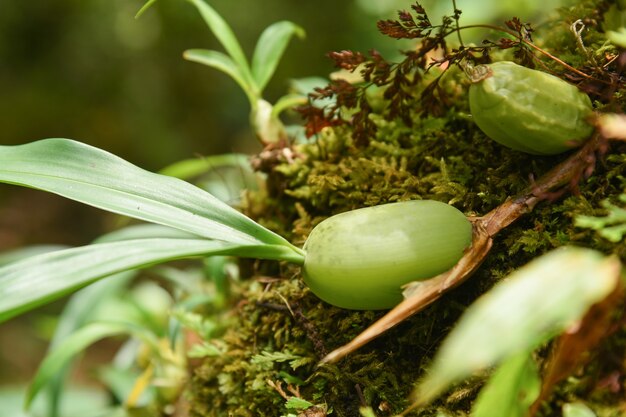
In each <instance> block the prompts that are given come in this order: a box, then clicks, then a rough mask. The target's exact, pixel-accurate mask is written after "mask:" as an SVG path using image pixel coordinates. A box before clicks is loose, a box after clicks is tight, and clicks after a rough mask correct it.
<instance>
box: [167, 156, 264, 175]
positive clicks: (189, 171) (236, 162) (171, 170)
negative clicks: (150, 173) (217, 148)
mask: <svg viewBox="0 0 626 417" xmlns="http://www.w3.org/2000/svg"><path fill="white" fill-rule="evenodd" d="M227 167H236V168H239V169H240V170H241V171H245V172H248V171H249V172H251V171H252V169H251V167H250V161H249V159H248V156H246V155H243V154H238V153H229V154H223V155H210V156H205V157H202V158H192V159H185V160H182V161H178V162H175V163H173V164H171V165H168V166H166V167H165V168H163V169H161V170H160V171H159V174H163V175H169V176H170V177H176V178H180V179H183V180H188V179H191V178H194V177H197V176H198V175H201V174H204V173H207V172H210V171H212V170H214V169H219V168H227Z"/></svg>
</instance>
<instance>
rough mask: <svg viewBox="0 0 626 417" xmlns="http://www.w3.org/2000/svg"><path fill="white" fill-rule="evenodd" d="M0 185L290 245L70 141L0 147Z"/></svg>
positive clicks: (187, 190)
mask: <svg viewBox="0 0 626 417" xmlns="http://www.w3.org/2000/svg"><path fill="white" fill-rule="evenodd" d="M0 182H7V183H11V184H17V185H23V186H27V187H32V188H37V189H41V190H45V191H49V192H53V193H56V194H59V195H62V196H64V197H67V198H71V199H73V200H76V201H80V202H83V203H86V204H89V205H92V206H95V207H98V208H102V209H105V210H108V211H111V212H114V213H119V214H124V215H127V216H130V217H135V218H138V219H142V220H146V221H149V222H153V223H158V224H162V225H166V226H170V227H173V228H176V229H180V230H184V231H186V232H189V233H193V234H195V235H198V236H202V237H206V238H210V239H220V240H224V241H228V242H233V243H242V244H258V243H260V242H263V243H269V244H279V245H287V246H290V247H292V246H291V245H290V244H289V243H288V242H287V241H286V240H285V239H283V238H282V237H280V236H278V235H276V234H275V233H273V232H271V231H269V230H267V229H266V228H264V227H262V226H261V225H259V224H257V223H255V222H254V221H252V220H251V219H249V218H247V217H246V216H244V215H243V214H241V213H239V212H238V211H237V210H235V209H233V208H232V207H230V206H228V205H227V204H226V203H223V202H221V201H220V200H218V199H217V198H215V197H213V196H212V195H211V194H209V193H207V192H205V191H203V190H201V189H200V188H198V187H195V186H193V185H191V184H189V183H187V182H185V181H181V180H179V179H176V178H172V177H168V176H165V175H159V174H154V173H151V172H148V171H145V170H143V169H141V168H139V167H137V166H135V165H132V164H131V163H129V162H127V161H125V160H123V159H121V158H119V157H117V156H115V155H112V154H110V153H108V152H105V151H103V150H100V149H97V148H94V147H91V146H88V145H85V144H82V143H80V142H76V141H72V140H69V139H45V140H40V141H37V142H33V143H29V144H26V145H19V146H0ZM292 248H293V249H294V250H295V251H296V252H299V249H296V248H295V247H292Z"/></svg>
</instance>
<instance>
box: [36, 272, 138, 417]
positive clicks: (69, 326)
mask: <svg viewBox="0 0 626 417" xmlns="http://www.w3.org/2000/svg"><path fill="white" fill-rule="evenodd" d="M135 275H136V271H134V270H133V271H125V272H121V273H119V274H115V275H113V276H110V277H108V278H107V279H106V280H102V281H99V282H96V283H94V284H93V285H89V286H88V287H86V288H83V289H82V290H80V291H78V292H77V293H76V294H74V295H73V296H72V297H71V298H70V300H69V301H68V303H67V305H66V306H65V308H64V309H63V312H62V313H61V315H60V316H59V322H58V324H57V326H56V329H55V331H54V336H53V337H52V340H51V341H50V345H49V347H48V352H51V351H53V350H54V349H56V347H57V346H58V345H60V344H61V343H63V341H64V340H66V339H67V338H68V337H70V336H71V335H72V334H73V333H74V332H75V331H76V330H77V329H79V328H81V327H82V326H83V325H84V324H85V323H88V322H89V321H91V320H92V318H93V313H94V312H95V311H97V309H98V307H99V305H100V304H101V303H103V302H106V301H107V300H109V299H110V297H111V296H113V295H114V294H116V293H117V292H119V291H120V290H121V289H122V288H124V287H126V286H127V285H128V282H129V281H130V280H131V279H132V278H133V277H134V276H135ZM73 360H74V358H73V357H68V359H67V361H66V365H67V366H65V367H63V368H62V369H59V370H58V371H57V372H56V373H55V375H54V377H52V378H51V379H50V380H49V381H48V384H47V385H48V387H49V389H48V390H47V393H48V399H49V402H48V413H47V415H48V416H49V417H56V416H61V415H62V414H61V407H60V406H61V399H62V396H63V395H64V394H65V391H66V390H65V389H64V385H65V378H66V376H67V374H68V373H69V371H70V369H71V362H72V361H73Z"/></svg>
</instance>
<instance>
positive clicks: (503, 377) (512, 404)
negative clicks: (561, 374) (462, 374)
mask: <svg viewBox="0 0 626 417" xmlns="http://www.w3.org/2000/svg"><path fill="white" fill-rule="evenodd" d="M540 388H541V379H540V378H539V371H538V370H537V365H536V364H535V362H534V361H533V359H532V352H522V353H520V354H517V355H515V356H513V357H512V358H510V359H508V360H506V361H505V362H504V363H503V364H502V365H501V366H500V367H499V368H498V369H497V370H496V371H495V373H494V374H493V375H492V376H491V378H489V381H488V382H487V384H486V385H485V386H484V387H483V389H482V390H481V391H480V394H479V395H478V398H477V399H476V402H475V403H474V406H473V407H472V417H501V416H507V417H525V416H527V415H528V409H529V408H530V406H531V404H532V403H533V401H534V400H535V398H537V396H538V395H539V390H540Z"/></svg>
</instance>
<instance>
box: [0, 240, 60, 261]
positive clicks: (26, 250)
mask: <svg viewBox="0 0 626 417" xmlns="http://www.w3.org/2000/svg"><path fill="white" fill-rule="evenodd" d="M65 248H67V246H64V245H32V246H26V247H23V248H18V249H11V250H7V251H4V252H0V266H3V265H6V264H9V263H11V262H16V261H19V260H20V259H26V258H29V257H31V256H34V255H39V254H41V253H47V252H52V251H55V250H60V249H65Z"/></svg>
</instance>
